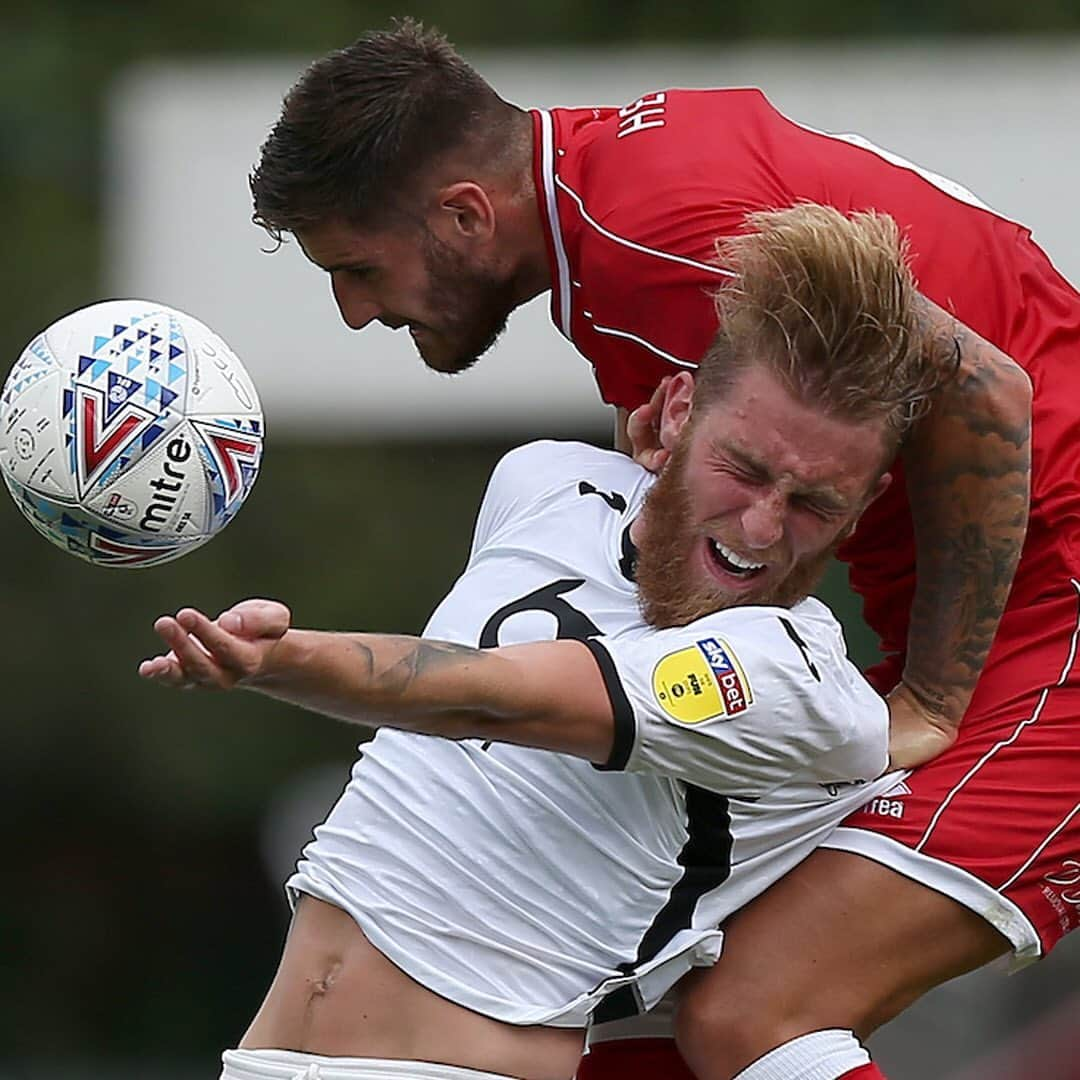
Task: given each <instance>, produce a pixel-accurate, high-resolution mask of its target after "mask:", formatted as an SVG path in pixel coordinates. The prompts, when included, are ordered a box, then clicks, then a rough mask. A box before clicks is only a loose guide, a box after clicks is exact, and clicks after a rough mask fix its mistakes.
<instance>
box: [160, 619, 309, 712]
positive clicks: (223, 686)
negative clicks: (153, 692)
mask: <svg viewBox="0 0 1080 1080" xmlns="http://www.w3.org/2000/svg"><path fill="white" fill-rule="evenodd" d="M291 619H292V615H291V613H290V611H289V609H288V608H287V607H286V606H285V605H284V604H280V603H278V602H277V601H276V600H244V601H242V602H241V603H239V604H236V605H234V606H233V607H231V608H229V609H228V610H227V611H223V612H222V613H221V614H220V615H219V616H218V617H217V619H214V620H212V619H209V618H207V616H206V615H204V614H203V613H202V612H201V611H198V610H197V609H195V608H181V609H180V610H179V611H178V612H177V613H176V615H175V616H172V615H163V616H162V617H161V618H160V619H158V620H157V621H156V622H155V623H154V630H155V631H156V633H157V635H158V636H159V637H160V638H161V640H162V641H163V642H164V643H165V644H166V645H167V646H169V652H167V653H164V654H162V655H160V656H155V657H153V658H152V659H150V660H144V661H143V662H142V663H141V664H140V665H139V675H140V676H142V678H144V679H151V680H152V681H154V682H159V683H162V684H163V685H165V686H173V687H182V688H186V687H194V686H201V687H206V688H209V689H219V690H229V689H232V687H234V686H238V685H243V684H244V683H246V682H251V681H253V680H255V679H257V678H258V677H259V676H260V675H262V674H265V673H266V671H267V669H268V667H269V665H270V661H271V657H272V654H273V651H274V648H275V647H276V646H277V644H278V642H279V641H280V640H281V638H282V637H284V635H285V632H286V631H287V630H288V629H289V623H290V621H291Z"/></svg>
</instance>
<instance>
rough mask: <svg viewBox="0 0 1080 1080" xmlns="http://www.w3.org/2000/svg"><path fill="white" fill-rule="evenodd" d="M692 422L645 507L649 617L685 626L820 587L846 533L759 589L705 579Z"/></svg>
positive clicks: (641, 562) (643, 587)
mask: <svg viewBox="0 0 1080 1080" xmlns="http://www.w3.org/2000/svg"><path fill="white" fill-rule="evenodd" d="M691 427H692V425H687V427H686V428H685V429H684V431H683V433H682V436H681V437H680V439H679V441H678V443H677V445H676V446H675V449H674V450H673V451H672V453H671V458H670V459H669V461H668V463H667V466H666V468H665V469H664V471H663V472H662V473H661V474H660V477H659V478H658V479H657V481H656V483H655V484H653V486H652V488H651V489H650V491H649V493H648V495H647V496H646V499H645V506H644V509H643V510H642V530H641V535H640V537H639V542H638V544H637V549H638V556H637V570H636V574H635V578H636V581H637V586H638V594H639V600H640V604H641V611H642V614H643V615H644V616H645V621H646V622H648V623H649V624H650V625H652V626H658V627H667V626H686V625H687V624H688V623H691V622H694V621H695V620H696V619H700V618H703V617H704V616H706V615H711V614H712V613H713V612H716V611H722V610H723V609H725V608H730V607H737V606H746V605H750V604H755V605H770V606H776V607H792V606H793V605H794V604H796V603H798V602H799V601H800V600H803V599H805V598H806V597H807V596H809V595H810V593H811V592H813V590H814V589H815V588H816V586H817V584H818V582H819V581H820V580H821V576H822V574H823V573H824V572H825V568H826V566H828V564H829V561H830V560H831V559H832V557H833V554H834V553H835V552H836V549H837V548H838V547H839V546H840V543H841V542H842V540H843V535H841V536H838V537H837V538H836V539H835V540H834V541H833V542H832V543H831V544H829V546H828V547H826V548H825V549H824V550H823V551H821V552H819V553H817V554H816V555H812V556H807V557H806V558H803V559H800V560H799V561H798V562H797V563H796V564H795V565H794V566H793V567H792V568H791V570H790V571H789V572H788V574H787V575H786V576H785V577H783V578H782V579H780V580H779V581H775V580H774V581H772V582H770V583H768V584H765V585H763V587H762V588H761V589H758V590H755V589H748V590H742V591H739V592H737V593H736V592H733V591H728V590H726V589H724V588H723V587H722V586H721V585H720V583H719V582H718V581H716V580H715V579H711V578H704V577H703V576H702V574H701V572H700V570H698V569H695V567H694V562H695V560H694V558H693V554H694V550H695V545H696V543H697V541H699V540H700V539H701V537H702V536H703V535H704V533H705V531H706V530H704V529H703V527H702V526H700V525H697V524H695V523H694V520H693V509H692V504H691V499H690V492H689V490H688V488H687V485H686V465H687V459H688V457H689V443H690V433H691Z"/></svg>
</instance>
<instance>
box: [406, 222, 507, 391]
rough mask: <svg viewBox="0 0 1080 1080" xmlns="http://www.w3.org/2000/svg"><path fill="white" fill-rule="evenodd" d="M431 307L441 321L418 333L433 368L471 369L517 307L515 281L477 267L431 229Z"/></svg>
mask: <svg viewBox="0 0 1080 1080" xmlns="http://www.w3.org/2000/svg"><path fill="white" fill-rule="evenodd" d="M423 257H424V268H425V270H426V271H427V275H428V287H427V295H426V296H425V304H424V306H425V308H426V309H427V310H428V311H430V312H433V313H437V317H438V319H439V323H438V325H420V326H416V327H415V328H414V329H413V333H412V338H413V342H414V344H415V345H416V349H417V351H418V352H419V353H420V357H421V359H422V360H423V361H424V363H425V364H427V366H428V367H429V368H431V369H432V370H434V371H439V372H442V373H443V374H445V375H456V374H457V373H458V372H461V371H466V370H468V369H469V368H470V367H472V366H473V364H475V363H476V361H477V360H479V359H480V357H481V356H482V355H483V354H484V353H486V352H487V351H488V349H490V348H491V346H492V345H494V344H495V342H496V341H497V340H498V338H499V335H500V334H501V333H502V332H503V330H505V329H506V321H507V319H508V318H509V317H510V313H511V312H512V311H513V310H514V307H515V301H514V282H513V281H512V280H509V279H507V280H503V279H500V278H499V277H498V276H496V275H495V274H494V273H493V272H491V271H490V270H487V269H481V268H477V267H476V266H473V265H472V264H470V263H469V261H468V260H467V259H466V258H465V256H463V255H462V254H460V253H459V252H457V251H455V250H454V249H453V248H452V247H450V246H449V245H448V244H444V243H443V242H442V241H440V240H439V239H437V238H436V237H435V236H434V235H433V234H432V233H430V232H427V231H425V233H424V239H423Z"/></svg>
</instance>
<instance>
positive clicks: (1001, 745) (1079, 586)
mask: <svg viewBox="0 0 1080 1080" xmlns="http://www.w3.org/2000/svg"><path fill="white" fill-rule="evenodd" d="M1070 581H1071V583H1072V587H1073V588H1074V589H1075V590H1076V591H1077V594H1078V595H1080V581H1077V580H1076V579H1075V578H1071V579H1070ZM1078 638H1080V620H1078V621H1077V624H1076V626H1075V627H1074V628H1073V633H1072V638H1071V640H1070V642H1069V653H1068V656H1067V657H1066V658H1065V663H1064V665H1063V666H1062V669H1061V675H1060V676H1059V677H1058V680H1057V682H1056V683H1055V684H1054V686H1047V687H1045V688H1044V689H1043V692H1042V693H1041V694H1040V695H1039V701H1038V704H1037V705H1036V706H1035V708H1034V709H1033V710H1032V713H1031V715H1030V716H1027V717H1025V718H1024V719H1023V720H1021V721H1020V723H1018V724H1017V725H1016V730H1015V731H1014V732H1013V733H1012V735H1010V736H1009V738H1007V739H1002V740H1000V741H999V742H997V743H995V744H994V745H993V746H992V747H991V748H990V749H989V750H988V751H987V752H986V753H985V754H983V756H982V757H981V758H980V759H979V760H978V762H976V764H974V765H973V766H972V767H971V768H970V769H969V770H968V771H967V772H966V773H965V774H964V776H963V778H962V779H961V780H960V782H959V783H958V784H957V785H956V786H955V787H954V788H953V789H952V790H951V791H950V792H949V793H948V795H946V796H945V798H944V799H942V800H941V805H940V806H939V807H938V808H937V810H935V811H934V816H933V817H932V818H931V819H930V822H929V824H928V825H927V826H926V831H925V832H924V833H923V834H922V836H921V837H920V838H919V842H918V843H917V844H916V845H915V850H916V851H922V849H923V848H924V847H925V846H926V843H927V841H928V840H929V839H930V834H931V833H933V831H934V829H935V828H936V827H937V823H938V822H939V821H940V820H941V816H942V814H944V813H945V811H946V810H947V809H948V808H949V804H950V803H951V802H952V801H953V799H954V798H955V797H956V796H957V795H959V793H960V791H961V790H962V789H963V787H964V785H965V784H966V783H967V782H968V781H969V780H971V779H972V778H973V777H974V776H975V774H976V773H978V771H979V770H980V769H981V768H982V767H983V766H984V765H985V764H986V763H987V762H988V761H989V760H990V759H991V758H992V757H993V756H994V755H995V754H996V753H997V752H998V751H999V750H1003V749H1005V747H1007V746H1012V744H1013V743H1014V742H1016V740H1017V739H1018V738H1019V737H1020V734H1021V732H1023V730H1024V729H1025V728H1026V727H1030V726H1031V725H1032V724H1035V723H1037V722H1038V720H1039V716H1040V714H1041V713H1042V710H1043V706H1044V705H1045V704H1046V699H1047V697H1049V695H1050V691H1051V690H1053V689H1055V688H1056V687H1059V686H1064V685H1065V681H1066V679H1068V677H1069V672H1070V671H1071V670H1072V666H1073V662H1074V661H1075V659H1076V648H1077V640H1078ZM1074 813H1075V811H1074ZM1063 824H1064V823H1063ZM1051 839H1053V834H1051V836H1048V837H1047V839H1046V843H1049V842H1050V840H1051ZM1043 846H1044V847H1045V844H1044V845H1043ZM1041 850H1042V849H1041V848H1039V849H1038V850H1036V851H1035V852H1034V853H1033V855H1032V859H1034V858H1035V856H1036V855H1038V853H1039V851H1041ZM1024 869H1025V867H1021V868H1020V870H1018V871H1017V872H1016V875H1015V876H1014V877H1013V878H1012V879H1010V881H1009V882H1008V883H1007V884H1006V885H1003V886H1002V888H1003V889H1004V888H1007V887H1008V884H1011V883H1012V881H1014V880H1015V878H1016V877H1019V875H1020V874H1021V873H1022V872H1023V870H1024Z"/></svg>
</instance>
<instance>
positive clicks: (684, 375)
mask: <svg viewBox="0 0 1080 1080" xmlns="http://www.w3.org/2000/svg"><path fill="white" fill-rule="evenodd" d="M693 410H694V376H693V375H691V374H690V372H689V371H680V372H679V373H678V374H677V375H673V376H672V377H671V381H670V382H669V383H668V385H667V389H666V390H665V392H664V403H663V405H662V406H661V407H660V425H659V434H660V445H661V446H662V447H663V448H664V449H665V450H674V449H675V446H676V444H677V443H678V441H679V436H680V435H681V434H682V430H683V428H684V427H686V425H687V424H688V423H689V421H690V416H691V414H692V413H693Z"/></svg>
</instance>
